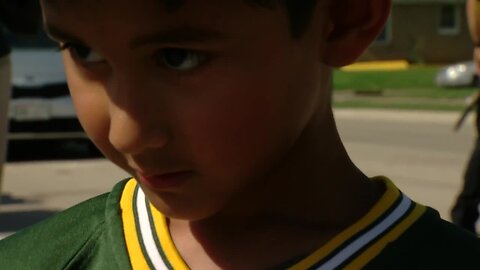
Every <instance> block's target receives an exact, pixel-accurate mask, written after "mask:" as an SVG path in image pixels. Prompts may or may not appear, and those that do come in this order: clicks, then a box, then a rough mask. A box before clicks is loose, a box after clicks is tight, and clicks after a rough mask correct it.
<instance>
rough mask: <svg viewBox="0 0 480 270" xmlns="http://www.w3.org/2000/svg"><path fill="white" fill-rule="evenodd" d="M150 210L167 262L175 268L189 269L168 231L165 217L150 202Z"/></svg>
mask: <svg viewBox="0 0 480 270" xmlns="http://www.w3.org/2000/svg"><path fill="white" fill-rule="evenodd" d="M150 210H151V212H152V216H153V223H154V225H155V231H156V233H157V235H158V238H159V240H160V245H161V246H162V250H163V252H164V253H165V256H166V257H167V260H168V262H169V263H170V264H171V265H172V267H173V269H175V270H189V269H190V268H189V267H188V266H187V264H186V263H185V261H184V260H183V258H182V256H181V255H180V253H179V252H178V250H177V248H176V247H175V243H173V240H172V237H171V235H170V231H169V229H168V224H167V219H166V218H165V216H164V215H163V214H162V213H160V211H158V210H157V209H156V208H155V207H154V206H153V205H152V204H150Z"/></svg>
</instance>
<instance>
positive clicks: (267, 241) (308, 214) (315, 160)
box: [171, 114, 383, 266]
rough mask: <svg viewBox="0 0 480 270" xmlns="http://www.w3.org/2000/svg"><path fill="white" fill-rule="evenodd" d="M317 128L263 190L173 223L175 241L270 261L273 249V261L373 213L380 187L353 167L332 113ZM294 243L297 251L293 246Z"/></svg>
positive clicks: (298, 252)
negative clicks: (217, 209) (222, 209)
mask: <svg viewBox="0 0 480 270" xmlns="http://www.w3.org/2000/svg"><path fill="white" fill-rule="evenodd" d="M312 123H315V124H311V125H310V126H309V127H308V128H307V129H306V132H305V134H302V136H303V137H302V138H301V139H299V142H300V143H299V144H297V145H295V147H294V148H292V150H291V152H290V154H289V155H288V156H287V158H285V159H284V160H282V161H281V162H279V163H278V165H277V167H276V168H277V170H275V172H274V173H272V174H271V175H269V176H268V177H267V180H266V181H263V183H264V185H263V186H262V187H259V186H258V185H256V186H255V190H247V191H246V192H245V193H244V194H241V195H239V196H238V197H235V198H234V200H233V201H234V202H235V203H232V204H231V205H229V207H228V208H226V209H228V212H227V211H225V212H222V213H219V214H218V215H216V216H214V217H211V218H208V219H205V220H200V221H195V222H184V221H178V220H172V221H171V230H172V236H173V238H174V240H175V239H177V240H179V241H180V242H182V243H195V242H196V243H197V244H198V247H199V248H200V247H201V248H203V249H204V250H208V251H209V252H210V253H212V254H216V252H219V253H225V254H227V253H229V251H230V254H236V253H239V254H237V255H238V256H237V257H241V258H245V257H244V256H241V255H249V256H253V255H254V254H262V255H261V256H260V255H259V256H260V257H259V258H260V259H261V258H264V259H266V260H267V261H268V258H267V257H268V254H271V253H272V252H273V251H272V248H273V249H275V251H274V252H273V253H275V254H276V255H274V258H272V260H274V259H275V258H295V257H296V256H301V255H307V254H308V253H309V252H311V251H313V250H315V249H317V248H318V247H320V246H321V245H322V244H324V243H325V242H326V241H328V240H329V239H331V238H332V237H333V236H335V235H336V234H337V233H339V232H341V231H342V230H343V229H345V228H346V227H348V226H349V225H351V224H353V223H354V222H355V221H357V220H358V219H359V218H360V217H362V216H363V215H364V214H365V213H366V212H368V210H369V209H370V208H371V207H372V206H373V205H374V203H375V202H376V201H377V200H378V199H379V198H380V196H381V194H382V192H383V190H382V188H381V187H379V186H378V185H377V184H375V183H374V182H373V181H369V180H368V177H366V176H365V175H364V174H363V173H362V172H361V171H360V170H359V169H358V168H357V167H355V165H354V164H353V163H352V162H351V160H350V158H349V157H348V155H347V153H346V151H345V149H344V147H343V145H342V143H341V141H340V138H339V135H338V133H337V131H336V128H335V123H334V120H333V116H331V114H329V115H328V116H327V119H315V121H312ZM317 123H318V124H317ZM326 125H328V126H326ZM327 131H331V133H330V134H325V132H327ZM179 235H182V236H181V237H182V238H184V237H188V238H190V239H188V240H185V241H183V240H181V239H179V238H176V236H179ZM189 236H190V237H189ZM213 239H214V240H213ZM252 239H255V244H254V245H252V241H253V240H252ZM242 241H243V243H242ZM291 241H295V242H296V243H297V245H294V246H289V245H288V244H287V243H291ZM276 242H278V243H276ZM233 243H235V244H233ZM180 247H182V245H180ZM242 247H244V249H242ZM267 247H270V250H269V249H268V248H267ZM190 248H192V247H191V246H190ZM229 248H230V250H229ZM188 249H189V248H186V250H188ZM232 249H233V251H232ZM246 253H250V254H246ZM266 253H267V254H266ZM225 254H224V255H225ZM279 254H283V255H282V256H278V255H279ZM217 255H218V254H217ZM209 256H211V254H210V255H209ZM219 257H223V256H222V255H219ZM227 257H229V256H227ZM247 257H248V256H247ZM227 259H228V258H227ZM264 262H266V261H264ZM225 263H226V262H225ZM270 263H272V265H271V266H274V264H273V261H272V262H270ZM277 263H281V262H277ZM266 265H268V263H266Z"/></svg>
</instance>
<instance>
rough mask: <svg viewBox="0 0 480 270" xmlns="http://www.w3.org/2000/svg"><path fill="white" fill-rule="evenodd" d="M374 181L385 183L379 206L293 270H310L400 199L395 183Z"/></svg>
mask: <svg viewBox="0 0 480 270" xmlns="http://www.w3.org/2000/svg"><path fill="white" fill-rule="evenodd" d="M374 181H382V182H384V183H385V193H384V194H383V196H382V197H381V198H380V200H379V201H378V203H377V204H375V206H374V207H373V208H372V209H371V210H370V211H369V212H368V213H367V214H366V215H365V216H364V217H363V218H361V219H360V220H359V221H357V222H356V223H354V224H353V225H351V226H350V227H348V228H347V229H346V230H344V231H343V232H341V233H340V234H338V235H337V236H335V237H334V238H333V239H332V240H330V241H329V242H327V243H326V244H325V245H323V246H322V247H321V248H320V249H318V250H317V251H315V252H314V253H312V254H311V255H310V256H308V257H307V258H305V259H304V260H302V261H300V262H299V263H297V264H295V265H294V266H292V267H291V268H289V269H291V270H300V269H308V268H310V267H312V266H313V265H315V264H316V263H318V262H319V261H321V260H323V259H324V258H325V257H326V256H327V255H329V254H330V253H331V252H332V251H334V250H335V249H336V248H338V247H339V246H340V245H342V244H343V243H344V242H345V241H347V240H348V239H350V238H352V237H353V236H354V235H355V234H357V233H358V232H359V231H361V230H362V229H364V228H366V227H367V226H368V225H370V224H371V223H372V222H373V221H375V220H376V219H377V218H379V217H380V216H381V215H382V214H383V213H384V212H385V211H386V210H387V209H388V208H390V207H391V206H392V204H393V203H394V202H395V201H396V200H397V199H398V198H399V196H400V192H399V190H398V189H397V188H395V186H394V185H393V183H392V182H391V181H390V180H388V179H386V178H383V177H379V178H377V179H375V178H374Z"/></svg>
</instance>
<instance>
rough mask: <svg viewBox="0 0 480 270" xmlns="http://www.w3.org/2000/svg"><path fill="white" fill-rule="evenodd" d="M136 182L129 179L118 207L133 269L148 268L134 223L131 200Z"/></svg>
mask: <svg viewBox="0 0 480 270" xmlns="http://www.w3.org/2000/svg"><path fill="white" fill-rule="evenodd" d="M136 186H137V182H136V181H135V180H134V179H130V180H129V181H128V182H127V184H126V185H125V188H124V190H123V193H122V198H121V199H120V209H121V211H122V222H123V235H124V237H125V244H126V246H127V251H128V256H129V259H130V263H131V266H132V269H133V270H145V269H149V266H148V263H147V261H146V259H145V257H144V254H143V252H142V248H141V247H140V243H139V242H138V233H137V228H136V225H135V215H134V209H133V200H134V197H133V196H134V193H135V188H136Z"/></svg>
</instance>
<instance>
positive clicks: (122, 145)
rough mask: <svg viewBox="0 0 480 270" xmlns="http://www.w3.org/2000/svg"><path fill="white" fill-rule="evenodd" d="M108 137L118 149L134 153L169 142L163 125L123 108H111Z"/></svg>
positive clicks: (160, 146)
mask: <svg viewBox="0 0 480 270" xmlns="http://www.w3.org/2000/svg"><path fill="white" fill-rule="evenodd" d="M108 137H109V141H110V143H111V144H112V145H113V147H114V148H115V149H116V150H117V151H119V152H121V153H125V154H132V155H134V154H138V153H141V152H142V151H144V150H146V149H149V148H152V149H153V148H162V147H164V146H165V145H166V144H167V142H168V137H167V134H166V132H165V131H164V130H163V129H162V128H161V127H159V126H157V125H155V123H152V122H149V121H148V119H144V117H138V114H132V113H131V112H129V111H127V110H125V109H123V108H111V109H110V130H109V134H108Z"/></svg>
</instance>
